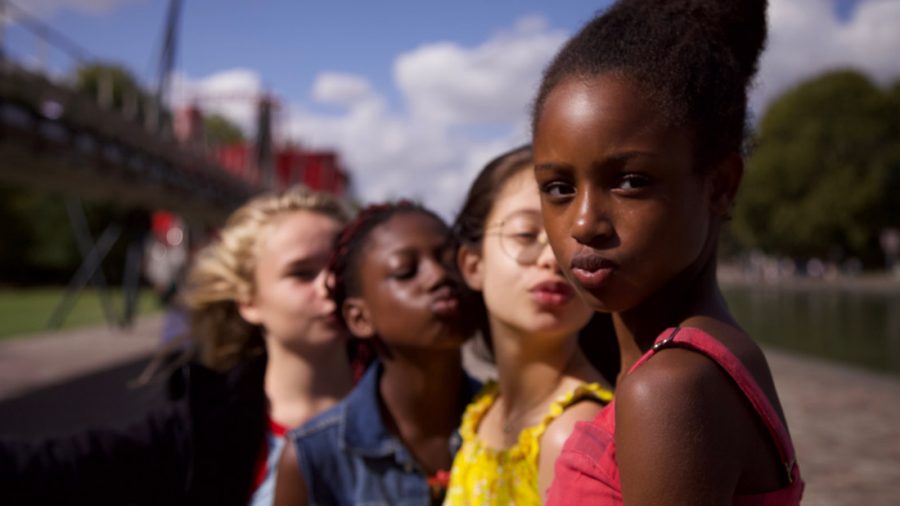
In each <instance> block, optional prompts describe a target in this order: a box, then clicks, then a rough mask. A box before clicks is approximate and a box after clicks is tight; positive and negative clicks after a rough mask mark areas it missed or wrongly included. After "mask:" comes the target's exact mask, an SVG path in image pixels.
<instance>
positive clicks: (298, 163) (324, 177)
mask: <svg viewBox="0 0 900 506" xmlns="http://www.w3.org/2000/svg"><path fill="white" fill-rule="evenodd" d="M273 155H274V156H273V158H274V160H273V163H274V171H275V178H274V182H275V189H276V190H278V189H283V188H286V187H288V186H290V185H292V184H297V183H303V184H304V185H306V186H308V187H310V188H312V189H314V190H321V191H327V192H330V193H334V194H336V195H345V194H346V192H347V187H348V183H349V177H348V175H347V171H346V170H345V169H344V168H343V167H342V166H341V164H340V161H339V159H338V155H337V153H336V152H334V151H327V150H323V151H313V150H307V149H302V148H299V147H296V146H287V147H284V148H280V149H278V148H276V150H275V153H274V154H273ZM216 159H217V160H218V162H219V164H221V165H222V166H223V167H224V168H225V169H226V170H228V171H229V172H231V173H232V174H234V175H236V176H239V177H241V178H243V179H245V180H247V181H250V182H252V183H254V184H256V183H259V182H260V179H261V176H260V170H259V168H258V167H256V161H255V160H254V150H253V147H252V146H250V145H248V144H243V143H242V144H231V145H227V146H221V147H219V148H217V150H216Z"/></svg>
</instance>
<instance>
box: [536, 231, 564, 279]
mask: <svg viewBox="0 0 900 506" xmlns="http://www.w3.org/2000/svg"><path fill="white" fill-rule="evenodd" d="M538 243H539V244H540V248H541V250H540V254H539V255H538V258H537V262H536V263H537V265H538V267H541V268H544V269H550V270H554V271H556V270H558V269H559V264H558V263H557V261H556V254H554V253H553V248H551V247H550V243H549V241H547V233H546V232H541V235H540V236H538Z"/></svg>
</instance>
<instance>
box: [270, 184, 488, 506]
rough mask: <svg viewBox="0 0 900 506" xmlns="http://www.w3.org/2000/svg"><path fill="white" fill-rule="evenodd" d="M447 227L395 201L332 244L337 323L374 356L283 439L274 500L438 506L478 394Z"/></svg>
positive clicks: (373, 209)
mask: <svg viewBox="0 0 900 506" xmlns="http://www.w3.org/2000/svg"><path fill="white" fill-rule="evenodd" d="M451 239H452V237H451V234H450V231H449V229H448V227H447V225H446V224H445V223H444V222H443V221H442V220H441V219H440V218H439V217H438V216H437V215H435V214H434V213H432V212H431V211H428V210H427V209H425V208H423V207H421V206H418V205H416V204H413V203H410V202H407V201H400V202H397V203H388V204H381V205H373V206H370V207H368V208H366V209H364V210H363V211H361V212H360V214H359V216H358V217H357V219H356V220H355V221H354V222H353V223H351V224H350V225H348V226H347V227H346V228H344V230H343V231H342V232H341V234H340V236H339V237H338V241H337V245H336V247H335V256H334V258H333V260H332V262H331V273H332V276H333V282H332V298H333V299H334V303H335V306H336V307H337V308H338V311H337V316H338V319H339V320H340V321H341V322H342V323H343V324H344V325H346V327H347V328H348V329H349V331H350V333H352V334H353V335H354V336H355V337H356V338H357V339H360V340H363V341H365V342H368V343H371V345H372V347H373V348H374V349H375V351H376V354H377V357H378V359H377V360H376V361H375V362H374V363H373V364H372V365H371V366H370V367H369V369H368V370H367V371H366V373H365V375H364V376H363V377H362V379H361V380H360V381H359V383H357V385H356V386H355V387H354V389H353V391H352V392H351V393H350V394H349V395H348V396H347V398H345V399H344V400H343V401H341V402H340V403H338V404H337V405H336V406H333V407H332V408H331V409H329V410H327V411H325V412H324V413H322V414H320V415H318V416H317V417H315V418H313V419H312V420H310V421H308V422H307V423H305V424H304V425H303V426H302V427H300V428H298V429H296V430H294V431H291V432H290V433H289V444H288V445H287V446H286V448H285V451H284V453H283V455H282V458H281V462H280V464H279V472H278V480H277V490H276V495H275V504H277V505H296V504H322V505H324V504H328V505H351V504H395V505H422V504H439V503H440V501H441V500H442V499H443V487H444V484H445V483H444V482H445V481H446V475H447V471H448V470H449V468H450V464H451V461H452V458H453V452H454V451H455V450H454V447H455V446H456V444H455V443H454V440H455V438H454V436H455V433H456V428H457V426H458V425H459V420H460V416H461V414H462V412H463V409H464V408H465V406H466V404H467V403H468V401H469V399H470V398H471V396H472V394H473V393H474V392H475V391H476V390H477V388H478V385H477V384H476V383H475V382H473V381H472V380H470V379H469V378H468V377H467V376H466V374H465V373H464V372H463V369H462V360H461V355H460V347H461V346H462V344H463V342H464V341H465V340H466V339H467V338H468V337H469V335H470V334H471V332H472V329H471V325H470V323H469V322H468V321H467V319H466V318H465V317H464V315H465V314H466V313H465V310H464V305H465V304H466V297H465V295H464V291H463V285H462V282H461V280H460V278H459V275H458V273H457V270H456V267H455V261H454V251H455V250H454V248H453V241H452V240H451Z"/></svg>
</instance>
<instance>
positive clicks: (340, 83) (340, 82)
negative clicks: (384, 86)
mask: <svg viewBox="0 0 900 506" xmlns="http://www.w3.org/2000/svg"><path fill="white" fill-rule="evenodd" d="M373 98H375V95H374V92H373V90H372V87H371V85H370V84H369V82H368V81H367V80H365V79H364V78H362V77H359V76H354V75H351V74H339V73H335V72H325V73H323V74H321V75H319V76H318V78H317V79H316V82H315V85H314V86H313V100H315V101H317V102H321V103H323V104H332V105H339V106H343V107H353V106H355V105H357V104H360V103H361V102H363V101H366V100H369V99H373Z"/></svg>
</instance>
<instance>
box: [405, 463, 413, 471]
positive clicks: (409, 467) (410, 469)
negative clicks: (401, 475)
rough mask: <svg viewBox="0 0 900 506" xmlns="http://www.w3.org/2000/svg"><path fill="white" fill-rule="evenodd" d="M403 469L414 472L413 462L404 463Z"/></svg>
mask: <svg viewBox="0 0 900 506" xmlns="http://www.w3.org/2000/svg"><path fill="white" fill-rule="evenodd" d="M403 470H404V471H406V472H407V473H411V472H413V466H412V464H410V463H409V462H407V463H406V464H403Z"/></svg>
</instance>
